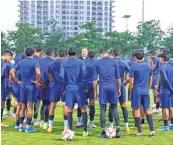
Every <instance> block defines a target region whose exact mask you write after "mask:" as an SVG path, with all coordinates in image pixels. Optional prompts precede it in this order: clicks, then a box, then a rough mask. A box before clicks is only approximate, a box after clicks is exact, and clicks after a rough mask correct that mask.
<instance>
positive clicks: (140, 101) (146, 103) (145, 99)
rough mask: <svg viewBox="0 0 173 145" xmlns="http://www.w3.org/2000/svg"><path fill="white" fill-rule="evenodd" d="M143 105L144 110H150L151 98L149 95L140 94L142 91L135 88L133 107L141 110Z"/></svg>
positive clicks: (132, 99)
mask: <svg viewBox="0 0 173 145" xmlns="http://www.w3.org/2000/svg"><path fill="white" fill-rule="evenodd" d="M141 105H142V106H143V108H144V110H147V109H150V96H149V94H140V91H139V90H138V89H137V88H133V90H132V98H131V107H132V108H133V109H139V108H140V107H141Z"/></svg>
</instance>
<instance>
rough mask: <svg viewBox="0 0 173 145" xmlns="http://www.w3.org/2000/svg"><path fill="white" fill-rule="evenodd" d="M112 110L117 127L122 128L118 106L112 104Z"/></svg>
mask: <svg viewBox="0 0 173 145" xmlns="http://www.w3.org/2000/svg"><path fill="white" fill-rule="evenodd" d="M111 110H112V114H113V118H114V120H115V125H116V126H120V119H119V114H118V109H117V104H111Z"/></svg>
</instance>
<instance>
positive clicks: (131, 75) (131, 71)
mask: <svg viewBox="0 0 173 145" xmlns="http://www.w3.org/2000/svg"><path fill="white" fill-rule="evenodd" d="M129 76H130V77H131V78H134V68H133V67H131V68H130V73H129Z"/></svg>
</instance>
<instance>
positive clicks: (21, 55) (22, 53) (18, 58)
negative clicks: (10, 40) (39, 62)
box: [14, 51, 26, 64]
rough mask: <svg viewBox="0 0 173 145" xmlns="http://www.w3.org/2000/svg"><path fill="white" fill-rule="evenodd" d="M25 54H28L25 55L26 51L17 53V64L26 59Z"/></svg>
mask: <svg viewBox="0 0 173 145" xmlns="http://www.w3.org/2000/svg"><path fill="white" fill-rule="evenodd" d="M25 56H26V55H25V52H24V51H23V52H21V53H19V54H17V55H16V57H15V59H14V60H15V64H17V63H19V62H20V61H21V60H22V59H24V57H25Z"/></svg>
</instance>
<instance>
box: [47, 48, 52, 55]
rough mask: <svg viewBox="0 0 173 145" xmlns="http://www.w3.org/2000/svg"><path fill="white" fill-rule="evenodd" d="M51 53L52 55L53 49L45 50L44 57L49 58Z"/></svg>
mask: <svg viewBox="0 0 173 145" xmlns="http://www.w3.org/2000/svg"><path fill="white" fill-rule="evenodd" d="M52 53H54V49H53V48H47V49H46V55H47V56H51V55H52Z"/></svg>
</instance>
